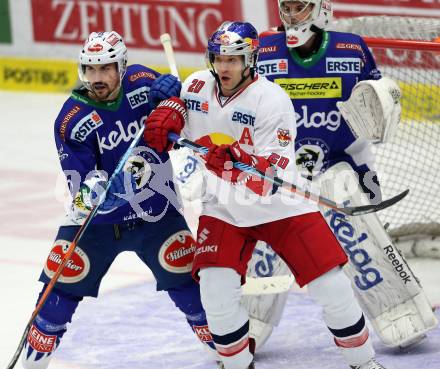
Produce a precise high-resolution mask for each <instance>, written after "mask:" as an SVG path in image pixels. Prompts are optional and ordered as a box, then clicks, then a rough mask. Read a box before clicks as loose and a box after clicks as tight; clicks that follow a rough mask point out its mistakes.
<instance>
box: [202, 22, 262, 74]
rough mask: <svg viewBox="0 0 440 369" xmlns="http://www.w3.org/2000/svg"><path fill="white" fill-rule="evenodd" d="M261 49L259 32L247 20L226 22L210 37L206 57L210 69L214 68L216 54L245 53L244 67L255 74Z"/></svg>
mask: <svg viewBox="0 0 440 369" xmlns="http://www.w3.org/2000/svg"><path fill="white" fill-rule="evenodd" d="M258 50H259V39H258V32H257V30H256V29H255V27H254V26H253V25H252V24H250V23H247V22H224V23H223V24H222V25H221V26H220V27H219V28H218V29H217V30H216V31H215V32H214V33H213V34H212V36H211V37H210V38H209V40H208V47H207V50H206V57H207V61H208V65H209V67H210V69H214V67H213V62H214V58H215V55H243V56H244V67H245V68H247V67H249V68H250V69H251V73H252V74H253V73H254V72H255V69H256V65H257V59H258Z"/></svg>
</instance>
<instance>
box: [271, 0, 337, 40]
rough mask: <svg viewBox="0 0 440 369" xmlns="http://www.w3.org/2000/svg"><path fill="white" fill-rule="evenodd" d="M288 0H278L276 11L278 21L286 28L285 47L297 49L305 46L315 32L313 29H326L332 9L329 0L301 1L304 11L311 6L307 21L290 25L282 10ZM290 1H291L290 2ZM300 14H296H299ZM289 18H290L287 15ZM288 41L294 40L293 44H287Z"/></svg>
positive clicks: (331, 16) (331, 15)
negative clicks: (277, 12)
mask: <svg viewBox="0 0 440 369" xmlns="http://www.w3.org/2000/svg"><path fill="white" fill-rule="evenodd" d="M287 1H289V0H278V10H279V14H280V19H281V21H282V22H283V25H284V27H285V28H286V34H287V46H289V47H298V46H301V45H303V44H305V43H306V42H307V41H308V40H309V39H310V37H312V36H313V34H314V33H315V32H316V30H314V27H316V28H318V29H326V28H327V27H328V26H329V25H330V23H331V20H332V18H333V9H332V5H331V3H330V0H305V1H302V2H303V3H304V4H305V5H306V6H305V7H304V10H301V12H302V11H305V10H306V9H307V6H309V5H311V4H313V5H314V7H313V10H312V11H311V14H310V16H309V17H307V19H305V20H303V21H301V22H299V23H295V24H290V23H289V22H287V20H286V19H285V17H286V16H288V15H287V14H286V13H285V12H283V10H282V5H283V3H285V2H287ZM290 1H292V0H290ZM301 12H299V13H297V15H298V14H300V13H301ZM289 16H292V15H291V14H289ZM289 39H290V40H292V39H293V40H295V41H294V43H291V42H289Z"/></svg>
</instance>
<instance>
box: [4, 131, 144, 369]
mask: <svg viewBox="0 0 440 369" xmlns="http://www.w3.org/2000/svg"><path fill="white" fill-rule="evenodd" d="M143 132H144V129H143V128H142V129H140V130H139V132H138V133H137V135H136V137H135V138H134V139H133V142H132V143H131V144H130V146H129V147H128V149H127V151H126V152H125V154H124V155H123V156H122V157H121V159H120V160H119V163H118V165H117V167H116V169H115V171H114V172H113V174H112V176H111V177H110V179H109V180H108V181H107V185H106V186H105V189H104V192H103V194H102V196H101V198H100V199H99V203H98V204H97V205H95V206H93V208H92V210H91V211H90V213H89V214H88V215H87V217H86V218H85V220H84V223H83V224H82V226H81V227H80V229H79V230H78V232H77V233H76V235H75V238H74V239H73V241H72V243H71V244H70V246H69V248H68V249H67V251H66V253H65V254H64V257H63V260H62V261H61V264H60V265H59V266H58V268H57V270H56V272H55V274H54V275H53V276H52V278H51V280H50V281H49V283H48V284H47V287H46V289H45V291H44V293H43V294H42V295H41V299H40V301H39V302H38V304H37V306H36V307H35V309H34V311H33V312H32V315H31V317H30V319H29V321H28V323H27V325H26V328H25V330H24V332H23V335H22V337H21V340H20V343H19V344H18V347H17V350H16V351H15V353H14V356H13V357H12V359H11V362H10V363H9V364H8V366H7V367H6V368H7V369H12V368H14V367H15V364H16V363H17V360H18V358H19V357H20V354H21V351H22V350H23V347H24V345H25V342H26V339H27V335H28V333H29V330H30V329H31V326H32V323H33V322H34V319H35V318H36V317H37V315H38V313H39V312H40V310H41V308H42V307H43V305H44V303H45V302H46V300H47V298H48V296H49V294H50V293H51V292H52V290H53V288H54V286H55V283H56V282H57V281H58V278H59V277H60V275H61V273H62V271H63V269H64V267H65V266H66V264H67V263H68V262H69V260H70V258H71V257H72V255H73V253H74V252H75V248H76V245H77V244H78V243H79V241H81V238H82V237H83V235H84V233H85V231H86V230H87V228H88V227H89V225H90V223H91V222H92V220H93V218H94V216H95V215H96V213H97V211H98V209H99V206H100V205H101V204H102V202H103V201H104V200H105V196H106V194H107V192H108V190H109V188H110V186H111V184H112V182H113V180H114V178H115V177H116V176H117V175H118V174H119V173H120V172H121V170H122V169H123V167H124V165H125V162H126V161H127V159H128V157H129V156H130V154H131V152H132V151H133V149H134V147H135V146H136V145H137V143H138V142H139V140H140V139H141V137H142V134H143Z"/></svg>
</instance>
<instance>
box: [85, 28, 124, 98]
mask: <svg viewBox="0 0 440 369" xmlns="http://www.w3.org/2000/svg"><path fill="white" fill-rule="evenodd" d="M111 63H117V67H118V73H119V81H120V83H121V81H122V78H123V77H124V75H125V72H126V71H127V47H126V46H125V44H124V41H123V40H122V37H121V36H120V35H119V34H118V33H117V32H115V31H111V32H99V33H98V32H92V33H91V34H90V35H89V37H88V38H87V40H86V41H85V43H84V46H83V48H82V50H81V51H80V53H79V64H78V75H79V79H80V80H81V82H82V83H83V84H84V86H85V87H86V88H87V89H88V90H89V91H92V88H91V87H92V86H91V84H90V82H89V81H88V80H87V78H86V76H85V67H86V65H97V64H98V65H99V64H111ZM117 90H119V89H117Z"/></svg>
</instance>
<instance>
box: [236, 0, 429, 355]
mask: <svg viewBox="0 0 440 369" xmlns="http://www.w3.org/2000/svg"><path fill="white" fill-rule="evenodd" d="M278 9H279V14H280V19H281V22H282V26H281V27H279V28H278V29H276V30H271V31H268V32H264V33H263V34H262V35H261V52H260V57H259V61H258V72H259V74H260V75H264V76H266V78H268V79H269V80H271V81H273V82H275V83H276V84H278V85H280V86H281V87H282V88H283V89H284V91H285V92H286V93H287V94H288V95H289V97H290V98H291V101H292V104H293V105H294V107H295V112H296V121H297V130H298V135H297V139H296V142H295V151H296V162H297V165H298V168H299V170H300V171H301V173H302V175H303V176H304V177H307V178H308V179H310V180H312V179H313V182H312V184H314V183H315V181H316V182H318V181H319V186H318V187H319V188H320V189H321V193H322V194H323V195H324V196H327V197H330V198H333V199H335V200H337V201H338V202H339V203H342V202H343V201H350V202H351V205H360V204H362V203H366V202H372V203H378V202H380V201H381V198H382V196H381V190H380V186H379V180H378V177H377V173H376V170H375V166H374V156H373V153H372V151H371V142H375V143H384V142H387V141H389V140H390V139H391V138H392V136H393V133H394V131H395V130H396V129H397V127H398V123H399V120H400V112H401V105H400V89H399V87H398V85H397V84H396V83H395V82H394V81H393V80H391V79H390V78H387V77H382V76H381V73H380V71H379V70H378V69H377V67H376V63H375V61H374V58H373V56H372V54H371V52H370V50H369V49H368V47H367V46H366V44H365V42H364V41H363V39H362V38H361V37H360V36H358V35H355V34H350V33H341V32H333V31H328V30H327V29H328V28H329V27H330V26H331V21H332V4H331V2H330V1H329V0H310V1H284V0H278ZM323 173H325V174H323ZM317 178H318V179H317ZM325 179H327V180H325ZM338 184H339V185H338ZM346 188H348V190H347V191H345V189H346ZM315 192H316V190H315ZM323 210H324V211H323V212H324V215H325V216H326V219H327V221H328V223H329V225H330V227H331V228H332V230H333V231H334V233H335V235H336V236H337V237H338V239H339V241H340V242H341V244H342V245H343V246H344V249H345V251H346V253H347V255H348V256H349V259H350V263H348V264H347V265H346V267H345V268H344V270H345V271H346V273H347V274H348V276H349V277H350V279H352V281H353V285H354V286H355V287H356V288H355V291H356V293H357V296H358V298H359V301H360V303H361V305H362V306H363V308H364V311H365V312H366V313H367V315H368V317H369V318H370V320H371V321H372V323H373V325H374V327H375V328H376V331H377V333H378V334H379V336H380V338H381V339H382V341H383V342H384V343H385V344H386V345H389V346H407V345H410V344H412V343H414V342H418V341H420V340H421V339H422V338H423V337H424V335H425V333H426V331H427V330H429V329H431V328H433V327H434V326H435V325H436V324H437V321H436V319H435V316H434V315H433V313H432V311H431V308H430V304H429V301H428V300H427V298H426V296H425V294H424V292H423V290H422V288H421V287H420V285H419V283H418V282H417V279H416V278H415V277H414V275H413V274H412V272H411V270H410V269H409V267H408V265H407V264H406V261H405V260H404V259H403V257H402V256H401V255H399V252H398V250H396V249H395V248H394V247H393V246H392V241H391V240H390V239H389V237H388V235H387V233H386V231H385V229H384V228H383V226H382V224H381V223H380V221H379V219H378V217H377V216H376V215H375V214H369V215H368V216H360V217H354V218H351V219H349V221H350V223H347V218H346V217H344V216H343V215H341V214H337V213H335V212H328V211H327V209H323ZM348 234H351V236H347V235H348ZM353 245H354V246H353ZM386 247H389V248H390V249H389V250H391V251H390V252H389V253H388V255H387V254H386V252H384V250H385V248H386ZM257 251H258V252H257V253H254V254H253V257H252V260H251V262H250V266H251V268H250V270H249V271H248V274H249V275H252V276H255V275H258V273H259V271H258V267H260V269H261V265H267V266H268V267H269V266H270V267H272V268H271V269H270V274H269V273H266V276H270V275H283V274H285V273H288V269H287V267H286V265H285V264H284V263H283V262H282V260H279V258H278V259H276V258H274V253H273V251H272V250H270V248H268V247H267V245H265V244H263V243H261V242H260V243H259V245H258V246H257ZM356 254H357V257H358V258H359V257H360V260H359V259H358V260H356V258H355V256H356ZM390 255H391V256H390ZM392 258H393V259H392ZM397 259H398V261H397ZM268 262H271V265H268ZM268 267H267V268H266V270H269V268H268ZM260 274H261V272H260ZM368 275H369V278H370V281H369V282H366V280H367V279H368ZM402 275H403V276H407V279H405V278H404V277H402ZM356 281H358V283H356ZM359 281H360V282H359ZM286 298H287V294H286V293H285V294H284V295H274V296H255V297H254V296H252V297H246V298H245V299H244V303H245V305H246V307H247V309H248V311H249V312H250V316H251V334H254V335H255V337H256V338H257V347H258V346H260V345H261V344H262V343H264V341H265V340H266V339H267V337H268V336H269V335H270V334H271V331H272V328H273V326H274V325H277V324H278V322H279V320H280V317H281V313H282V311H283V306H284V304H285V301H286ZM377 301H380V304H378V303H377Z"/></svg>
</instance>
